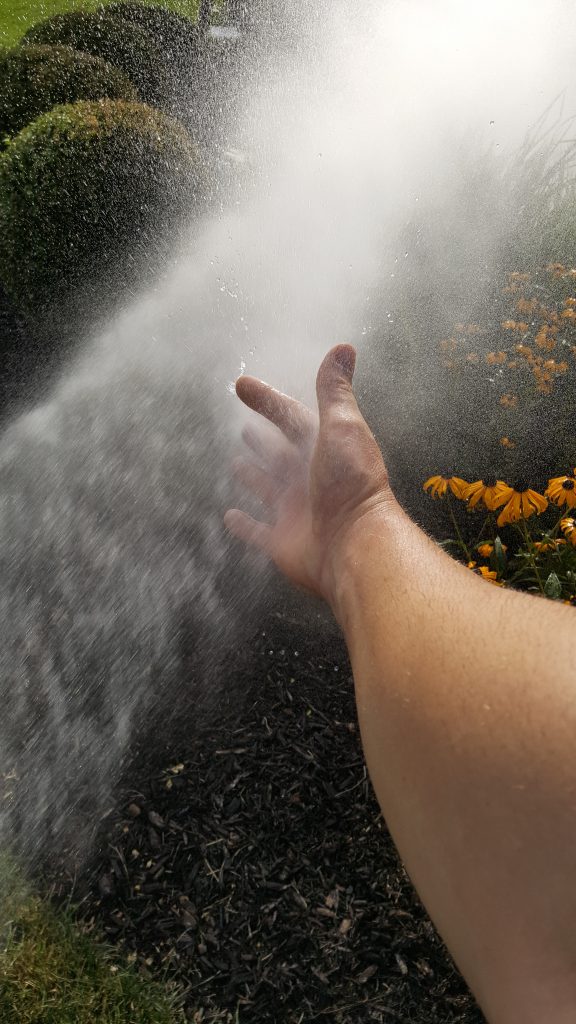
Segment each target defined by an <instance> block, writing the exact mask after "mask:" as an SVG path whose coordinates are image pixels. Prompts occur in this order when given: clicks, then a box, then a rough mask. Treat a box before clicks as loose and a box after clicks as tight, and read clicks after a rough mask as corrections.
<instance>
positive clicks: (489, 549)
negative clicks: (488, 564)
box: [476, 541, 508, 558]
mask: <svg viewBox="0 0 576 1024" xmlns="http://www.w3.org/2000/svg"><path fill="white" fill-rule="evenodd" d="M502 550H503V551H507V550H508V548H507V547H506V545H505V544H502ZM476 551H477V552H478V554H479V555H480V556H481V558H490V557H491V555H492V554H493V553H494V545H493V544H492V543H491V541H485V543H484V544H479V545H478V547H477V548H476Z"/></svg>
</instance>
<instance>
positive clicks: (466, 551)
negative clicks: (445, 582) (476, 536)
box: [446, 492, 472, 562]
mask: <svg viewBox="0 0 576 1024" xmlns="http://www.w3.org/2000/svg"><path fill="white" fill-rule="evenodd" d="M446 500H447V502H448V509H449V511H450V518H451V520H452V525H453V527H454V531H455V533H456V537H457V540H458V544H459V545H460V547H461V548H462V551H463V552H464V554H465V555H466V559H467V561H468V562H471V561H472V554H471V552H470V549H469V547H468V545H467V544H466V541H465V540H464V538H463V536H462V534H461V532H460V527H459V526H458V523H457V521H456V516H455V515H454V509H453V508H452V502H451V501H450V492H448V493H447V494H446Z"/></svg>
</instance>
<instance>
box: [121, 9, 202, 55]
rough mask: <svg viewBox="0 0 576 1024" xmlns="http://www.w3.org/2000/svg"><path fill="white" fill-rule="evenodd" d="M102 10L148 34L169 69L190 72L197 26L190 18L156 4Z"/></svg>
mask: <svg viewBox="0 0 576 1024" xmlns="http://www.w3.org/2000/svg"><path fill="white" fill-rule="evenodd" d="M103 10H106V11H107V12H109V14H111V15H112V16H113V17H117V18H122V20H123V21H128V22H130V24H132V25H138V26H139V27H140V28H142V29H144V30H145V31H146V32H149V33H150V35H152V36H153V37H154V40H155V42H156V43H158V44H159V45H160V46H161V47H162V50H163V52H164V55H165V57H166V59H167V60H168V61H169V62H170V64H171V65H172V66H174V65H176V68H186V69H187V70H190V65H191V64H192V63H193V62H194V59H195V56H196V54H197V51H198V45H199V36H198V29H197V26H196V24H195V23H194V22H192V21H190V19H189V18H185V17H184V15H182V14H177V13H176V11H169V10H167V8H166V7H159V6H158V5H157V4H143V3H136V2H132V0H126V2H124V0H119V2H116V3H111V4H107V5H106V7H105V8H103Z"/></svg>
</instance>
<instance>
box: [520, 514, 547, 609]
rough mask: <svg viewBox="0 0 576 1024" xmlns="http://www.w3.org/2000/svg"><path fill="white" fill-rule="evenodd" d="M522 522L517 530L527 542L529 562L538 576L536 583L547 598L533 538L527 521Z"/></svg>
mask: <svg viewBox="0 0 576 1024" xmlns="http://www.w3.org/2000/svg"><path fill="white" fill-rule="evenodd" d="M521 522H522V526H518V527H517V529H518V532H519V533H520V536H521V537H522V538H523V539H524V540H525V542H526V550H527V552H528V560H529V562H530V564H531V566H532V568H533V569H534V574H535V576H536V581H537V583H538V588H539V590H540V593H541V594H542V595H543V596H544V597H545V596H546V591H545V590H544V584H543V582H542V577H541V575H540V570H539V568H538V564H537V562H536V557H535V555H534V545H533V543H532V538H531V536H530V533H529V531H528V525H527V523H526V520H525V519H522V521H521Z"/></svg>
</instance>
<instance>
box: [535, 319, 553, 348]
mask: <svg viewBox="0 0 576 1024" xmlns="http://www.w3.org/2000/svg"><path fill="white" fill-rule="evenodd" d="M551 330H552V328H550V327H549V326H547V325H545V326H544V327H541V328H540V330H539V331H538V334H537V335H536V344H537V346H538V348H545V349H547V350H548V351H549V352H550V351H552V349H553V348H555V347H556V342H555V341H554V338H550V337H549V332H550V331H551Z"/></svg>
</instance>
